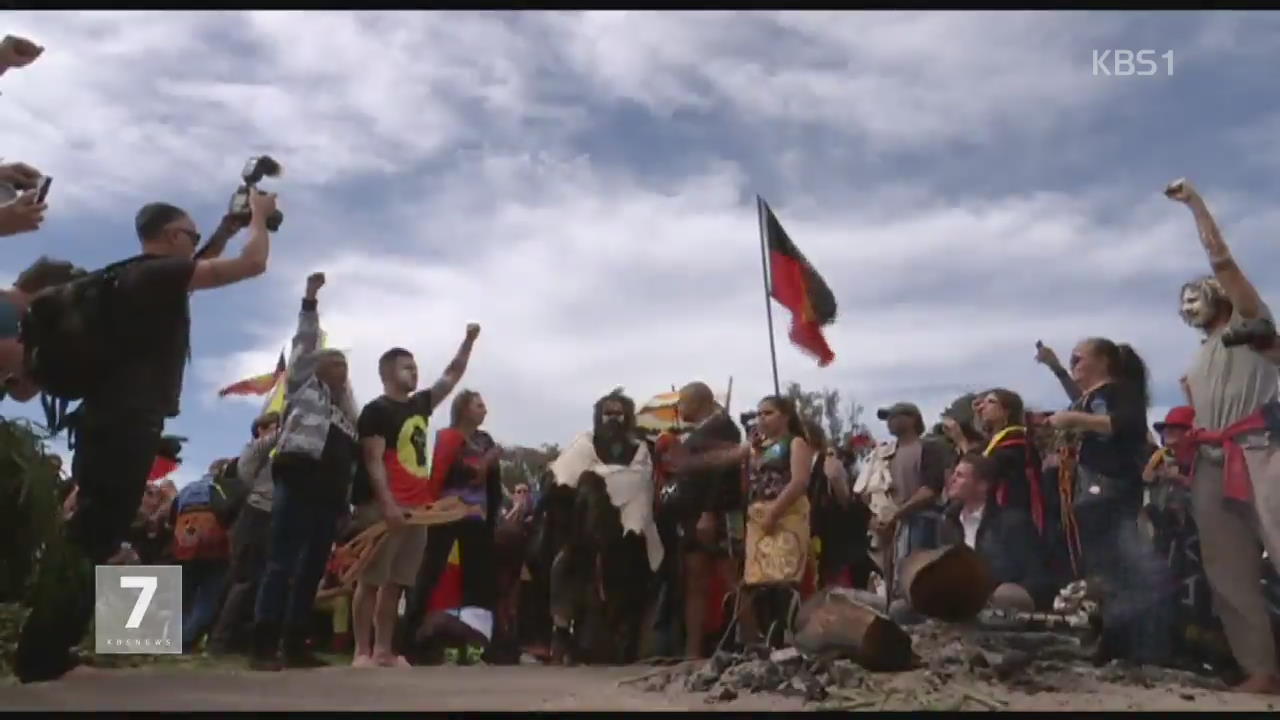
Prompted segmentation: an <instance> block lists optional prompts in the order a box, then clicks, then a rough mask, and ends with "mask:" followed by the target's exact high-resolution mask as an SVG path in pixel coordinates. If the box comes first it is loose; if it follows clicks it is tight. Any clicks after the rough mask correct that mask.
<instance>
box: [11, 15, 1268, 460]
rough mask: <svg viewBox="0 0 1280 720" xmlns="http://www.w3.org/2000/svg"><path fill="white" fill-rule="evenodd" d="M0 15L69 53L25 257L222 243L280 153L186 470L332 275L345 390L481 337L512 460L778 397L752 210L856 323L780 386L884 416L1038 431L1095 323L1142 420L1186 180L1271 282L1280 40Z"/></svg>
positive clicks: (1070, 21) (181, 423) (203, 388)
mask: <svg viewBox="0 0 1280 720" xmlns="http://www.w3.org/2000/svg"><path fill="white" fill-rule="evenodd" d="M6 19H8V20H9V21H10V25H9V26H8V28H7V31H9V32H16V33H21V34H28V35H31V36H32V37H35V38H37V39H38V40H40V41H41V42H42V43H43V44H45V45H46V46H47V47H48V48H49V49H48V50H47V51H46V53H45V57H43V58H42V59H41V61H40V62H39V63H38V64H37V65H35V66H33V67H32V68H30V69H28V70H24V71H22V72H15V73H10V74H7V75H6V76H5V77H4V78H2V79H0V82H2V83H3V85H4V88H3V90H4V96H3V98H0V114H2V115H3V118H2V121H3V122H4V123H5V126H6V127H9V128H13V130H11V131H10V134H9V136H8V137H9V138H10V145H9V146H8V147H5V148H3V151H4V154H6V155H9V156H14V157H17V156H19V155H21V156H22V157H23V159H26V160H28V161H30V162H32V163H34V164H36V165H38V166H40V167H41V168H42V169H45V170H46V171H47V172H49V173H50V174H51V175H54V176H56V177H58V178H59V181H58V183H57V185H56V190H55V192H56V197H55V205H54V208H53V210H52V215H51V219H50V222H49V230H48V232H47V233H43V234H42V236H41V239H40V240H39V241H38V242H40V243H45V245H44V246H42V247H41V248H40V251H44V252H50V253H52V254H60V255H63V256H68V257H72V258H73V259H77V260H80V261H81V262H83V263H84V264H95V263H104V262H106V261H108V260H110V259H112V258H113V257H117V256H119V255H120V254H122V252H124V251H123V250H122V248H124V247H125V246H126V245H127V244H128V243H129V242H130V240H129V222H128V221H129V218H130V217H131V215H132V211H133V208H135V207H137V206H138V205H140V204H141V203H142V202H145V201H147V200H150V199H153V198H154V197H168V198H171V199H172V200H174V201H175V202H180V203H182V204H184V205H185V206H187V207H189V208H191V210H192V212H193V214H195V215H196V216H197V217H198V218H199V219H200V222H201V223H202V224H204V225H206V226H207V225H208V224H209V223H211V222H212V220H213V218H215V217H216V216H217V214H218V213H219V212H220V211H221V209H222V206H223V203H224V202H225V197H226V196H227V194H228V193H229V192H230V190H231V189H232V185H233V182H234V177H235V176H234V173H236V172H237V171H238V169H239V167H240V165H241V164H242V163H243V161H244V157H245V156H246V155H248V154H250V153H253V152H271V153H272V154H274V155H276V156H277V157H278V158H280V159H281V160H282V161H283V163H284V164H285V167H286V175H285V177H284V178H282V179H281V180H279V181H278V182H276V183H274V184H275V185H276V186H278V187H279V188H280V190H281V192H282V196H283V201H282V205H283V207H284V210H285V212H286V216H287V221H286V226H285V228H284V229H283V230H282V231H281V232H280V233H279V235H278V236H277V237H276V239H275V242H274V248H273V255H272V261H271V270H270V272H269V274H268V275H267V276H266V277H264V278H261V279H258V280H255V281H253V282H251V283H247V284H245V285H244V286H241V287H238V288H236V289H234V290H227V291H222V292H218V293H212V294H206V295H204V296H198V297H197V299H196V301H195V305H194V308H195V310H194V312H195V318H196V319H195V322H196V330H195V337H194V344H195V352H196V356H197V359H196V362H195V364H194V366H193V367H192V369H191V371H190V372H189V373H188V375H189V377H188V381H187V385H186V394H185V399H184V405H185V407H184V414H183V416H182V417H181V418H180V419H178V420H177V421H176V422H175V423H174V426H173V427H174V429H175V430H176V431H178V432H181V433H183V434H188V435H191V436H192V437H193V438H196V442H195V443H194V444H193V445H192V447H191V448H190V450H189V452H188V457H189V458H190V460H191V464H192V466H193V467H203V466H205V465H207V463H208V460H209V459H211V458H213V457H215V456H218V455H225V454H229V453H231V452H233V451H234V450H235V449H236V448H237V446H238V444H239V443H240V442H242V441H243V440H244V437H243V435H244V429H245V427H246V425H245V421H246V420H247V418H248V416H249V415H251V414H252V412H253V409H254V408H253V407H252V403H256V402H260V401H258V400H253V401H252V402H249V401H237V400H217V399H215V398H214V391H215V390H216V389H217V388H218V387H219V386H221V385H224V384H226V383H229V382H231V381H233V380H236V379H239V378H240V377H244V376H247V375H251V374H257V373H260V372H264V371H266V370H268V369H270V367H271V366H272V365H273V364H274V361H275V357H276V355H277V353H278V352H279V351H280V348H281V346H282V345H283V344H285V343H286V342H287V339H288V337H289V334H290V331H291V329H292V323H293V322H294V313H295V312H296V309H297V307H296V302H297V297H298V295H299V293H300V290H301V287H302V282H303V278H304V277H305V276H306V275H307V274H308V273H309V272H311V271H313V270H316V269H323V270H325V271H326V272H327V273H328V274H329V278H330V283H329V286H328V287H327V288H326V289H325V291H324V297H323V305H322V308H323V322H324V324H325V326H326V328H327V330H328V331H329V333H330V337H331V338H332V339H333V344H334V345H335V346H337V347H342V348H346V349H349V350H350V352H351V358H352V368H353V375H354V378H355V382H356V387H357V390H358V395H359V396H360V397H361V398H362V399H369V398H371V397H373V396H374V395H376V394H377V392H378V391H379V390H378V387H377V380H376V375H375V373H374V369H373V368H374V363H375V361H376V358H377V356H378V354H379V353H381V352H382V351H383V350H385V349H386V348H387V347H389V346H391V345H403V346H406V347H409V348H411V349H413V350H414V351H415V352H417V353H418V354H419V356H420V358H419V359H420V364H421V365H422V366H423V370H424V373H425V374H426V375H428V376H430V375H432V374H434V372H436V371H438V370H439V369H442V368H443V367H444V365H445V364H446V363H447V362H448V360H449V358H450V356H451V355H452V352H453V350H454V348H456V346H457V343H458V342H459V340H460V339H461V334H462V329H463V327H464V325H465V324H466V323H467V322H470V321H478V322H481V323H482V324H483V325H484V333H483V335H482V338H481V340H480V345H479V348H478V349H477V353H476V356H475V359H474V360H473V363H472V366H471V368H470V370H469V372H468V377H467V380H466V383H465V384H466V385H467V386H469V387H474V388H477V389H479V390H481V391H482V392H484V393H485V395H486V397H487V400H488V403H489V407H490V408H491V411H492V417H491V421H490V426H491V429H492V430H493V432H494V433H495V434H496V435H497V436H498V437H499V438H500V439H501V440H502V441H504V442H509V443H525V444H535V443H539V442H563V441H564V440H566V439H567V438H568V437H569V436H570V435H571V434H572V433H574V432H576V431H578V430H580V429H582V427H583V426H584V425H585V424H586V423H587V421H588V413H589V406H590V404H591V402H592V401H593V400H594V399H595V398H596V397H598V396H599V395H601V394H603V393H605V392H607V391H608V390H610V389H611V388H613V387H614V386H616V385H623V386H625V387H626V388H627V389H628V390H629V391H630V392H632V393H633V394H635V395H636V396H638V397H639V398H640V399H643V398H645V397H647V396H649V395H651V394H655V393H658V392H662V391H665V390H667V389H669V388H670V386H671V385H673V384H681V383H683V382H686V381H687V380H689V379H693V378H701V379H705V380H707V381H709V382H711V383H713V384H714V385H716V386H723V385H724V384H725V383H726V382H727V380H728V378H729V377H730V376H733V378H734V396H735V400H734V404H735V405H737V406H739V407H741V406H742V405H744V404H748V403H750V402H752V401H753V400H754V399H755V398H758V397H759V396H760V395H762V394H764V393H765V392H767V391H769V390H770V389H771V388H770V386H771V384H772V383H771V379H770V369H769V358H768V343H767V339H766V337H765V324H764V322H765V321H764V317H763V312H762V310H763V303H764V299H763V297H762V290H761V285H760V266H759V245H758V234H757V233H758V231H757V226H756V214H755V204H754V203H755V200H754V198H755V195H756V194H757V193H760V194H763V195H764V196H765V197H766V198H768V199H769V201H770V202H771V203H772V205H773V206H774V209H775V210H776V211H777V213H778V215H779V217H780V218H781V219H782V222H783V223H784V225H785V226H786V227H787V229H788V230H789V232H790V233H791V235H792V237H793V238H794V239H795V240H796V242H797V243H798V244H799V245H800V247H801V248H802V249H803V250H804V252H805V253H806V254H807V255H808V256H809V258H810V259H811V260H812V261H813V262H814V263H815V265H816V266H817V267H818V268H819V270H820V271H821V272H822V273H823V274H824V275H825V276H826V278H827V280H828V282H829V284H830V285H831V286H832V288H833V289H834V291H835V293H836V295H837V298H838V300H839V302H840V317H839V320H838V322H837V323H836V324H835V325H834V326H833V327H831V328H830V329H829V330H828V338H829V339H830V341H831V344H832V346H833V347H834V348H835V350H836V353H837V355H838V359H837V362H836V363H835V364H834V365H833V366H832V367H830V368H827V369H818V368H817V367H816V366H815V365H814V363H813V362H812V361H811V360H810V359H808V358H807V357H805V356H803V355H802V354H800V353H799V352H798V351H796V350H795V349H794V348H792V347H790V345H789V344H788V343H787V342H786V339H785V334H786V323H787V318H786V313H785V312H778V313H775V319H776V322H777V328H776V333H777V338H778V342H779V363H780V365H781V373H782V375H783V377H784V379H794V380H797V381H799V382H801V383H803V384H805V385H806V386H822V385H827V386H832V387H839V388H841V389H843V390H845V391H846V393H850V394H852V395H855V396H856V397H857V398H858V399H859V400H861V401H862V402H863V404H865V405H866V406H868V407H875V406H876V405H880V404H885V403H888V402H891V401H895V400H901V399H910V400H915V401H916V402H918V403H919V404H921V405H922V406H923V407H924V408H925V410H926V412H928V413H930V414H933V413H935V412H936V411H937V410H938V409H940V408H941V406H942V405H943V404H944V403H945V402H947V401H949V400H950V399H951V398H952V397H954V396H955V395H956V394H958V393H960V392H963V391H964V390H967V389H975V388H981V387H989V386H992V385H1004V386H1008V387H1012V388H1015V389H1018V390H1020V391H1021V392H1023V393H1024V394H1025V395H1026V396H1027V397H1028V399H1029V401H1030V402H1031V403H1032V404H1033V405H1039V406H1041V407H1055V406H1057V405H1059V404H1061V402H1062V398H1061V395H1060V390H1059V389H1058V387H1057V385H1056V382H1055V381H1054V380H1053V379H1052V377H1051V376H1049V375H1048V374H1047V373H1046V372H1045V371H1044V370H1043V369H1042V368H1039V367H1038V366H1036V365H1035V364H1034V362H1033V361H1032V352H1033V351H1032V344H1033V342H1034V341H1035V340H1036V339H1038V338H1042V339H1044V340H1045V341H1046V342H1048V343H1050V344H1051V345H1053V346H1054V347H1056V348H1058V350H1059V351H1060V352H1062V353H1065V352H1066V351H1067V350H1068V349H1069V347H1070V345H1071V344H1073V343H1074V342H1075V341H1076V340H1078V339H1080V338H1082V337H1085V336H1088V335H1107V336H1110V337H1113V338H1116V339H1118V340H1126V341H1130V342H1132V343H1133V344H1134V345H1135V346H1136V347H1137V348H1138V349H1139V350H1140V351H1141V352H1142V353H1143V354H1144V355H1145V356H1146V357H1147V359H1148V361H1149V363H1150V364H1151V367H1152V369H1153V372H1154V374H1155V376H1156V382H1155V390H1156V403H1155V404H1156V405H1157V407H1156V408H1154V409H1153V412H1157V413H1159V412H1163V410H1164V409H1165V408H1167V407H1168V406H1169V405H1171V404H1173V403H1175V402H1177V385H1176V378H1177V377H1178V375H1179V374H1180V373H1181V370H1182V368H1183V366H1184V365H1185V363H1186V361H1187V360H1188V358H1189V355H1190V353H1191V351H1192V349H1193V348H1194V346H1195V336H1194V334H1193V333H1192V332H1191V331H1190V330H1188V329H1187V328H1185V327H1183V326H1182V325H1181V324H1180V322H1179V321H1178V319H1177V317H1176V316H1175V314H1174V305H1173V294H1174V293H1175V292H1176V288H1177V286H1178V284H1179V283H1180V282H1181V281H1182V280H1184V279H1186V278H1187V277H1190V276H1192V275H1195V274H1197V273H1200V272H1202V271H1203V270H1204V269H1205V262H1204V259H1203V255H1202V252H1201V251H1200V249H1199V246H1198V243H1197V242H1196V240H1195V233H1194V229H1193V227H1192V224H1191V220H1190V217H1189V215H1188V213H1186V211H1185V210H1184V209H1182V208H1179V207H1177V206H1175V205H1173V204H1171V203H1169V202H1168V201H1166V200H1164V199H1163V198H1162V197H1161V196H1160V189H1161V187H1162V186H1163V184H1164V183H1165V182H1167V181H1169V180H1171V179H1173V178H1174V177H1176V176H1179V175H1189V176H1191V177H1193V178H1194V179H1196V180H1197V181H1198V182H1199V184H1200V185H1201V186H1202V187H1203V189H1204V191H1205V193H1206V195H1207V196H1208V198H1209V200H1210V202H1211V204H1212V205H1213V207H1214V208H1215V210H1216V211H1218V213H1219V215H1220V219H1221V221H1222V225H1223V227H1224V229H1225V231H1226V233H1227V236H1228V239H1229V240H1230V241H1231V242H1232V244H1233V247H1234V248H1235V249H1236V251H1237V254H1238V255H1239V256H1240V257H1241V259H1242V262H1244V263H1245V266H1246V267H1247V268H1250V269H1252V268H1257V270H1256V271H1255V272H1254V274H1255V280H1256V281H1258V282H1259V284H1260V285H1261V286H1262V287H1263V289H1264V294H1270V295H1274V293H1269V292H1267V291H1270V290H1272V289H1274V288H1276V287H1277V286H1276V284H1275V283H1274V282H1273V281H1272V280H1271V278H1270V277H1269V276H1267V275H1266V274H1265V273H1264V272H1263V269H1264V268H1266V267H1270V266H1272V265H1274V261H1275V260H1278V259H1280V257H1277V253H1278V252H1280V249H1277V247H1276V244H1275V237H1274V232H1273V231H1272V228H1274V227H1275V224H1276V223H1275V221H1276V220H1278V219H1280V218H1277V216H1276V212H1275V211H1274V210H1273V209H1272V208H1273V206H1274V202H1273V198H1274V197H1275V195H1276V193H1275V192H1274V183H1273V182H1271V181H1270V180H1269V175H1268V171H1271V170H1273V169H1274V168H1275V167H1276V165H1277V158H1280V151H1278V147H1280V146H1277V144H1276V142H1275V141H1274V137H1275V136H1276V133H1275V132H1274V129H1275V128H1276V127H1277V123H1278V122H1280V120H1278V118H1280V113H1277V112H1276V110H1277V109H1276V107H1275V102H1274V101H1273V100H1272V99H1271V97H1272V96H1271V95H1270V94H1268V93H1267V92H1264V90H1265V88H1267V87H1269V85H1268V83H1269V82H1270V72H1269V70H1268V68H1269V67H1270V65H1271V64H1273V63H1272V61H1273V60H1274V59H1275V53H1276V52H1277V51H1275V50H1274V44H1273V43H1270V42H1269V40H1270V39H1271V38H1273V37H1274V34H1275V32H1274V31H1275V28H1276V27H1277V23H1276V21H1275V20H1273V19H1271V18H1270V16H1268V15H1260V14H1240V13H1230V14H1195V15H1192V14H1187V13H1175V14H1134V13H998V14H996V13H852V12H837V13H815V12H804V13H799V12H782V13H774V12H753V13H730V12H722V13H697V14H693V13H656V12H587V13H431V12H400V13H369V12H362V13H354V12H347V13H317V12H305V13H303V12H290V13H282V12H252V13H212V12H209V13H173V12H167V13H158V14H151V15H145V16H144V15H137V14H132V13H131V14H129V15H125V14H123V13H112V12H100V13H58V14H54V13H15V14H11V16H7V18H6ZM1143 47H1149V48H1155V49H1157V50H1160V51H1161V52H1163V51H1164V50H1165V49H1172V50H1174V52H1175V58H1176V60H1175V62H1176V65H1175V71H1174V75H1173V76H1172V77H1167V76H1160V77H1151V78H1139V77H1128V78H1115V77H1112V78H1104V77H1095V76H1094V75H1093V74H1092V65H1091V55H1092V51H1093V50H1094V49H1099V48H1133V49H1138V48H1143ZM1224 78H1230V79H1231V81H1230V82H1226V81H1225V80H1224ZM15 247H17V246H15ZM34 252H35V251H33V254H34ZM21 264H23V263H21V262H19V261H11V262H9V263H7V264H6V265H7V266H9V267H18V266H20V265H21ZM427 379H429V377H428V378H427ZM442 415H443V414H441V416H438V417H437V418H436V421H437V422H442V421H443V417H442Z"/></svg>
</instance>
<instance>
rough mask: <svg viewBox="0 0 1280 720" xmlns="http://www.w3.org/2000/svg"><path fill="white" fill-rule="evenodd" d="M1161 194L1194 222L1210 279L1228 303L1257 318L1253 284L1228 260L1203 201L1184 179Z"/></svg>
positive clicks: (1259, 301) (1258, 299) (1258, 307)
mask: <svg viewBox="0 0 1280 720" xmlns="http://www.w3.org/2000/svg"><path fill="white" fill-rule="evenodd" d="M1164 194H1165V195H1166V196H1168V197H1169V198H1170V199H1171V200H1176V201H1178V202H1180V203H1182V204H1183V205H1186V206H1187V207H1188V208H1190V210H1191V215H1192V217H1194V218H1195V221H1196V230H1198V231H1199V233H1200V244H1201V245H1203V246H1204V251H1205V254H1207V255H1208V256H1209V267H1211V268H1213V276H1214V277H1215V278H1217V279H1218V282H1219V283H1220V284H1221V285H1222V290H1223V292H1225V293H1226V294H1227V298H1228V299H1229V300H1231V304H1232V305H1233V306H1234V307H1235V311H1236V312H1237V313H1239V314H1240V317H1242V318H1244V319H1245V320H1252V319H1254V318H1256V317H1258V316H1260V315H1261V314H1262V312H1263V307H1264V305H1263V303H1262V298H1261V297H1260V296H1259V295H1258V290H1257V289H1256V288H1255V287H1254V286H1253V283H1251V282H1249V279H1248V278H1246V277H1245V275H1244V271H1243V270H1241V269H1240V266H1239V265H1236V261H1235V258H1233V257H1231V250H1230V248H1228V247H1227V243H1226V241H1224V240H1223V239H1222V233H1221V232H1219V230H1218V223H1217V222H1215V221H1214V219H1213V215H1212V214H1211V213H1210V212H1209V206H1208V205H1206V204H1205V202H1204V198H1202V197H1200V193H1199V192H1197V191H1196V189H1195V188H1194V187H1193V186H1192V185H1191V183H1190V182H1188V181H1187V180H1185V179H1179V180H1174V181H1173V182H1172V183H1170V184H1169V186H1168V187H1167V188H1165V191H1164Z"/></svg>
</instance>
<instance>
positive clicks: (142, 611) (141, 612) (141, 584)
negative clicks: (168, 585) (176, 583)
mask: <svg viewBox="0 0 1280 720" xmlns="http://www.w3.org/2000/svg"><path fill="white" fill-rule="evenodd" d="M120 587H121V588H122V589H129V590H141V591H142V592H140V593H138V601H137V602H135V603H134V604H133V611H132V612H130V613H129V619H128V620H126V621H125V623H124V626H125V627H126V628H128V629H130V630H136V629H138V627H139V626H141V625H142V618H143V616H145V615H146V614H147V610H149V609H150V608H151V599H152V598H154V597H155V596H156V578H155V577H151V576H138V575H125V576H124V577H121V578H120Z"/></svg>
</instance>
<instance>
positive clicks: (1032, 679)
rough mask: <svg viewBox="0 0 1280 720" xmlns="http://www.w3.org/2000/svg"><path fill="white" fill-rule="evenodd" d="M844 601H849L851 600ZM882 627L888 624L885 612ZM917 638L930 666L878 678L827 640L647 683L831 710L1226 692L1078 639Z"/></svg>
mask: <svg viewBox="0 0 1280 720" xmlns="http://www.w3.org/2000/svg"><path fill="white" fill-rule="evenodd" d="M837 597H839V595H837ZM835 602H836V603H839V605H841V606H843V605H845V604H846V601H845V600H844V599H843V598H841V599H840V600H837V601H835ZM832 604H834V603H832ZM872 612H873V614H877V613H874V611H872ZM877 615H878V614H877ZM878 622H889V621H888V620H886V619H884V618H883V617H882V616H881V617H880V619H879V620H878ZM890 625H892V623H890ZM894 627H895V629H896V630H897V631H898V632H903V633H904V634H906V633H905V631H903V630H902V629H900V628H896V626H894ZM908 639H909V642H910V643H911V645H910V647H911V649H912V650H914V652H915V653H916V654H917V655H918V656H919V657H920V658H921V664H919V665H917V666H916V667H914V668H913V669H911V670H909V671H906V672H873V671H871V670H869V669H867V668H866V667H863V666H862V665H860V664H859V663H858V662H855V661H854V660H851V659H844V658H839V657H838V656H837V655H835V654H833V653H834V652H836V648H837V646H836V645H835V644H834V643H828V647H829V648H830V650H831V651H832V652H828V653H826V654H807V653H804V652H801V650H800V649H799V648H787V649H783V650H778V651H772V652H771V651H769V650H768V649H766V648H763V647H761V648H751V649H749V650H747V651H744V652H741V653H719V654H717V655H716V656H714V657H713V658H711V659H710V660H708V661H706V662H705V663H702V664H700V665H696V666H692V667H690V666H685V668H684V669H683V670H677V669H671V670H669V671H665V672H660V673H658V674H656V675H651V676H646V677H645V684H644V685H643V686H642V687H643V689H645V690H648V691H650V692H663V691H666V690H667V689H668V688H672V689H675V688H679V689H681V690H685V691H691V692H697V693H706V698H705V700H706V702H708V703H720V702H729V701H733V700H736V699H737V698H739V697H740V696H742V695H746V694H753V693H770V694H776V695H782V696H790V697H795V698H802V699H804V700H805V701H806V702H808V703H814V704H817V707H818V708H819V709H829V710H858V709H867V710H984V709H985V710H996V709H1001V708H1003V707H1005V706H1006V701H1005V700H1002V699H1000V698H1001V696H1002V695H1004V694H1005V693H1007V692H1016V693H1023V694H1035V693H1041V692H1066V693H1089V692H1098V691H1100V690H1102V689H1103V686H1105V685H1113V686H1114V685H1123V686H1130V687H1160V686H1163V687H1167V688H1168V689H1169V691H1170V692H1173V693H1178V694H1179V695H1186V694H1187V693H1191V692H1194V691H1196V690H1222V689H1225V686H1224V685H1223V684H1222V683H1221V682H1220V681H1218V680H1216V679H1212V678H1206V677H1202V676H1198V675H1194V674H1192V673H1187V672H1182V671H1178V670H1169V669H1164V668H1129V667H1124V666H1122V665H1119V664H1112V665H1109V666H1106V667H1101V668H1099V667H1094V666H1093V664H1092V663H1091V662H1090V657H1089V652H1088V650H1087V648H1086V647H1084V646H1082V644H1081V642H1080V640H1079V638H1078V637H1077V636H1076V635H1073V634H1066V633H1056V632H1027V631H1008V630H991V629H987V628H984V627H982V626H981V625H978V624H975V623H967V624H963V625H961V624H949V623H942V622H938V621H932V620H931V621H926V622H923V623H921V624H919V625H916V626H913V627H911V628H910V634H909V636H908ZM851 654H852V655H853V656H858V653H857V652H853V653H851Z"/></svg>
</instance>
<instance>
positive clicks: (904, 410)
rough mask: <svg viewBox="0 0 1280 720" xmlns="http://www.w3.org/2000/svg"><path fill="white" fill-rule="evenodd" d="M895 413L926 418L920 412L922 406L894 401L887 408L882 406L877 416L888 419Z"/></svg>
mask: <svg viewBox="0 0 1280 720" xmlns="http://www.w3.org/2000/svg"><path fill="white" fill-rule="evenodd" d="M894 415H910V416H911V417H914V418H920V419H923V418H924V416H923V415H921V414H920V408H918V407H916V406H915V405H914V404H913V403H909V402H900V403H894V404H892V405H890V406H889V407H887V408H880V409H879V410H877V411H876V417H878V418H880V419H881V420H888V419H889V418H891V417H893V416H894Z"/></svg>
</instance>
